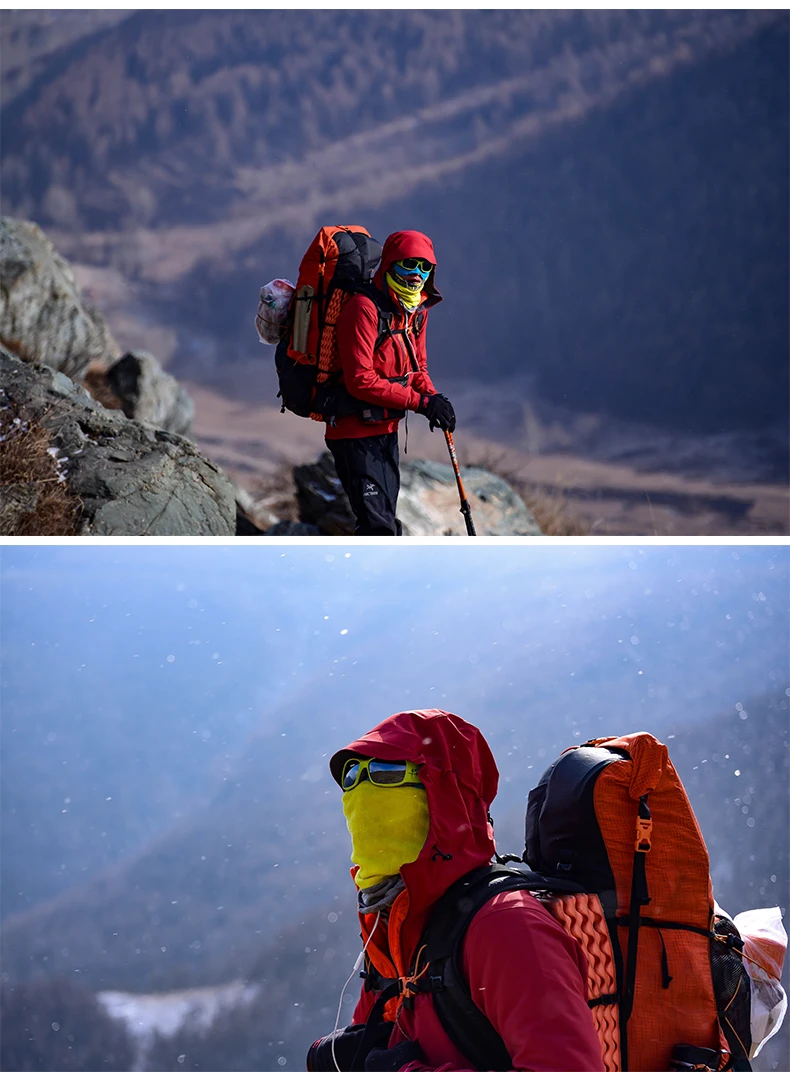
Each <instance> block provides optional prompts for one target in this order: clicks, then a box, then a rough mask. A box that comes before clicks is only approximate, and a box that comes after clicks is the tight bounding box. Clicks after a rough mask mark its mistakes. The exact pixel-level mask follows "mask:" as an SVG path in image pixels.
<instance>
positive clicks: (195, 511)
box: [0, 348, 236, 536]
mask: <svg viewBox="0 0 790 1072" xmlns="http://www.w3.org/2000/svg"><path fill="white" fill-rule="evenodd" d="M0 391H1V392H2V394H0V405H2V412H0V425H1V426H2V427H0V436H2V437H5V438H3V439H0V463H1V462H2V449H3V448H4V447H6V445H7V443H8V442H10V438H9V437H13V435H14V434H15V432H14V429H15V428H19V427H28V428H29V427H40V428H43V429H45V430H47V432H48V433H49V435H50V442H51V448H50V452H53V456H54V457H55V458H56V459H57V468H58V479H60V478H62V479H63V480H64V481H65V482H66V483H67V486H68V489H69V491H70V492H71V493H72V494H73V495H75V496H77V497H78V498H79V500H80V501H81V509H80V513H79V519H78V524H77V531H76V532H75V535H82V536H230V535H233V534H234V532H235V529H236V504H235V497H234V493H233V487H232V485H231V483H230V481H229V480H228V479H227V477H226V476H225V475H224V474H223V473H222V472H221V470H220V469H219V468H218V467H217V466H216V465H214V464H213V462H210V461H209V460H208V459H206V458H204V457H203V456H202V455H201V454H200V453H199V452H198V450H197V448H196V447H195V445H194V444H193V443H191V442H190V441H189V440H188V439H183V438H182V437H181V436H178V435H175V434H174V433H172V432H167V431H164V430H162V429H157V428H153V427H151V426H150V425H147V424H143V423H141V422H139V421H134V420H129V419H127V418H126V417H125V416H124V415H123V413H121V412H119V411H117V410H107V409H104V407H102V406H101V405H100V404H99V403H98V402H96V401H95V400H94V399H93V398H91V397H90V395H88V393H87V392H86V391H85V390H84V389H83V388H82V387H80V386H78V385H76V384H75V383H74V382H73V381H72V380H70V379H69V378H68V377H67V376H65V375H63V373H61V372H57V371H55V370H54V369H52V368H50V367H48V366H46V365H33V364H27V363H25V362H23V361H20V360H19V359H18V358H17V357H15V356H14V355H13V354H11V353H9V352H8V351H6V350H4V349H2V348H0ZM14 422H18V423H16V424H15V423H14ZM14 501H15V510H17V511H18V510H19V508H20V503H24V501H25V499H24V489H17V491H16V492H15V500H14ZM40 534H41V535H44V533H40Z"/></svg>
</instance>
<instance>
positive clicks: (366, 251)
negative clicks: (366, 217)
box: [296, 224, 381, 293]
mask: <svg viewBox="0 0 790 1072" xmlns="http://www.w3.org/2000/svg"><path fill="white" fill-rule="evenodd" d="M380 261H381V244H380V243H379V242H377V241H376V239H375V238H371V236H370V235H369V234H368V232H367V231H366V230H365V228H364V227H359V226H357V225H355V224H350V225H349V226H348V227H322V228H321V230H320V231H319V232H318V234H317V235H316V236H315V238H314V239H313V241H312V242H311V243H310V245H309V246H308V248H307V251H306V253H305V255H304V257H303V258H302V263H301V264H300V265H299V278H298V282H297V284H296V287H297V291H298V290H299V289H300V288H301V287H302V286H304V285H305V284H307V285H309V286H312V287H313V288H314V289H315V291H316V292H317V291H318V289H319V281H321V280H323V288H324V292H325V293H326V290H327V288H328V287H329V284H330V283H331V282H334V283H335V284H337V285H339V286H349V285H364V284H368V283H370V282H371V280H372V279H373V275H374V274H375V271H376V269H377V268H378V265H379V262H380Z"/></svg>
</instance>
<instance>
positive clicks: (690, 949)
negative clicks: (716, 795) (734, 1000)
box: [591, 733, 719, 1072]
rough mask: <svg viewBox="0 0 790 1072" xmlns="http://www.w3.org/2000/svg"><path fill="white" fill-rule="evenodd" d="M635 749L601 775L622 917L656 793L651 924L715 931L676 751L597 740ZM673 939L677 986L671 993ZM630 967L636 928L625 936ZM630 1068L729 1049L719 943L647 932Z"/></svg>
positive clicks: (649, 1070)
mask: <svg viewBox="0 0 790 1072" xmlns="http://www.w3.org/2000/svg"><path fill="white" fill-rule="evenodd" d="M591 743H594V744H596V745H601V744H603V745H606V746H607V747H609V748H621V749H624V750H625V751H627V752H628V753H629V754H630V755H631V758H632V762H630V763H629V762H627V761H626V762H623V763H612V764H610V765H609V766H608V767H606V768H605V769H604V770H603V771H602V772H601V774H600V776H599V778H598V780H597V782H596V786H595V793H594V803H595V812H596V817H597V819H598V824H599V826H600V829H601V834H602V835H603V839H604V841H605V843H606V849H607V852H608V855H609V863H610V865H611V868H612V871H613V873H614V877H615V882H616V886H617V901H618V914H619V915H622V916H626V915H627V914H628V909H629V904H630V895H631V876H632V872H633V865H634V847H635V842H636V830H637V825H636V821H637V808H638V802H639V797H640V796H642V795H643V794H645V793H647V794H648V798H647V804H648V807H649V809H650V813H651V817H652V834H651V847H650V850H649V852H647V853H646V854H645V873H646V877H647V888H648V893H649V895H650V897H651V901H650V903H649V904H648V905H646V906H644V907H643V908H642V916H643V917H645V918H652V919H656V920H662V919H663V920H672V921H674V922H678V923H687V924H689V925H691V926H694V927H701V928H703V929H705V930H707V929H709V928H710V926H711V921H712V915H713V890H712V887H711V882H710V874H709V860H708V852H707V849H706V848H705V842H704V840H703V837H702V832H701V831H700V828H699V825H698V823H697V820H696V818H695V816H694V813H693V811H692V809H691V804H690V803H689V800H688V797H687V796H686V792H685V790H684V788H683V785H682V783H681V781H680V779H679V777H678V775H677V773H676V771H675V768H674V767H673V766H672V763H671V762H670V760H669V756H668V754H667V749H666V746H665V745H663V744H661V743H660V742H659V741H657V740H656V739H655V738H654V737H652V736H651V735H650V734H647V733H637V734H632V735H629V736H627V737H619V738H606V739H603V740H599V741H595V742H591ZM662 936H663V939H664V944H665V946H666V953H667V961H668V968H669V974H670V976H671V977H672V981H671V983H670V986H669V988H668V989H666V990H665V989H664V987H663V981H662V970H661V959H662V946H661V937H662ZM619 938H620V944H621V948H622V951H623V963H624V964H625V962H626V957H627V951H628V931H627V928H625V927H621V928H620V929H619ZM628 1041H629V1065H630V1066H631V1068H633V1069H639V1070H640V1072H662V1070H664V1069H666V1068H668V1067H669V1060H670V1056H671V1053H672V1047H673V1046H674V1045H675V1044H676V1043H679V1042H685V1043H690V1044H694V1045H697V1046H706V1047H710V1048H712V1049H718V1048H719V1026H718V1019H717V1012H716V1000H715V997H714V993H713V980H712V977H711V968H710V941H709V939H707V938H706V937H704V936H703V935H698V934H694V933H692V932H690V931H673V930H662V931H661V933H660V934H659V931H658V930H656V929H655V928H652V927H643V928H641V930H640V934H639V952H638V961H637V970H636V985H635V996H634V1007H633V1012H632V1014H631V1019H630V1021H629V1023H628Z"/></svg>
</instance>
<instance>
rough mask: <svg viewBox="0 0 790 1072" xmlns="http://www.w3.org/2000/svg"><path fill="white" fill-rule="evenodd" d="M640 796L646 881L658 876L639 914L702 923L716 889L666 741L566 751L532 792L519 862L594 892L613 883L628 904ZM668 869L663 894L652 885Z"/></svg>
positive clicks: (633, 739) (648, 738)
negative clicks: (669, 884)
mask: <svg viewBox="0 0 790 1072" xmlns="http://www.w3.org/2000/svg"><path fill="white" fill-rule="evenodd" d="M644 795H647V804H648V807H649V809H650V812H651V814H652V829H653V840H652V849H651V851H649V852H648V853H647V869H648V879H649V880H650V878H651V877H655V878H656V879H657V880H658V883H659V884H658V887H657V889H656V891H655V892H654V893H651V897H652V901H651V904H650V905H649V906H648V907H647V908H646V909H645V914H647V915H651V916H653V915H658V916H659V917H661V916H663V917H664V918H669V919H673V918H674V919H678V918H684V921H685V922H687V923H691V924H693V925H695V926H699V927H703V928H707V927H708V925H709V922H710V918H709V912H710V910H712V907H713V892H712V889H711V885H710V876H709V868H710V862H709V859H708V853H707V849H706V847H705V841H704V838H703V836H702V832H701V830H700V828H699V825H698V823H697V820H696V817H695V815H694V812H693V810H692V807H691V804H690V802H689V799H688V797H687V795H686V791H685V789H684V788H683V784H682V782H681V781H680V778H679V777H678V774H677V772H676V771H675V768H674V767H673V765H672V762H671V760H670V759H669V754H668V752H667V747H666V745H664V744H662V743H661V742H660V741H658V740H656V738H655V737H653V736H652V734H649V733H632V734H629V735H627V736H624V737H605V738H599V739H597V740H593V741H588V742H587V743H586V744H584V745H581V746H579V747H577V748H572V749H568V750H567V751H566V752H564V753H563V754H562V755H561V756H560V757H559V759H558V760H557V761H556V762H555V763H553V764H552V766H551V767H549V769H548V770H547V771H546V773H545V774H544V775H543V778H542V779H541V782H540V784H539V785H538V786H536V788H535V789H533V790H532V792H531V793H530V794H529V800H528V804H527V819H526V849H525V853H524V859H525V860H526V862H527V863H528V864H529V866H530V867H532V868H533V870H536V871H539V872H541V873H543V874H548V875H558V876H560V877H564V878H568V879H571V880H572V881H574V882H579V883H581V884H582V885H583V886H584V887H585V889H587V890H588V891H589V892H591V893H602V892H605V891H606V890H613V889H616V890H617V893H618V902H619V907H620V910H621V911H622V910H623V909H627V906H628V903H629V895H630V889H631V873H632V868H633V857H634V833H635V822H636V815H637V810H638V807H639V800H640V797H642V796H644ZM668 875H677V883H676V885H675V886H674V887H673V894H674V895H673V896H672V897H670V898H669V899H668V900H664V898H662V897H661V896H660V895H659V894H658V890H659V889H660V888H661V885H662V881H661V877H662V876H668ZM681 890H682V891H683V893H682V894H681ZM689 906H694V907H693V908H691V913H690V916H689V914H688V913H689Z"/></svg>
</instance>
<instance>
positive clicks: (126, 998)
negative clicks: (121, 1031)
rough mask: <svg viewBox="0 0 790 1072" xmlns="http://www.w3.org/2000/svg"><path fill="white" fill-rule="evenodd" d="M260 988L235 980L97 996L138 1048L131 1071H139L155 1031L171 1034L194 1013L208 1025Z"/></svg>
mask: <svg viewBox="0 0 790 1072" xmlns="http://www.w3.org/2000/svg"><path fill="white" fill-rule="evenodd" d="M259 990H260V987H259V986H258V985H257V984H249V983H245V982H243V981H241V980H238V981H236V982H233V983H226V984H225V985H224V986H202V987H195V988H193V989H191V990H170V991H166V992H163V993H159V994H131V993H125V992H123V991H120V990H103V991H101V992H100V993H99V994H97V995H96V997H97V998H98V1000H99V1002H100V1004H101V1005H102V1007H103V1008H104V1009H105V1011H106V1012H107V1013H109V1015H110V1016H112V1017H114V1018H115V1019H116V1020H122V1021H123V1022H124V1023H125V1024H126V1027H127V1029H128V1031H129V1034H130V1035H131V1036H132V1040H133V1042H134V1044H135V1046H136V1050H137V1052H136V1060H135V1064H134V1068H133V1069H132V1070H131V1072H139V1070H140V1069H142V1068H143V1067H144V1061H145V1055H146V1053H147V1051H148V1048H149V1046H150V1045H151V1042H152V1041H153V1037H154V1033H155V1032H156V1031H158V1032H159V1033H160V1034H162V1035H168V1036H169V1035H173V1034H174V1033H175V1032H176V1031H177V1030H178V1029H179V1027H181V1025H182V1024H183V1023H184V1021H185V1020H186V1019H187V1018H188V1017H190V1016H194V1018H195V1020H196V1022H197V1023H198V1024H199V1025H200V1026H202V1027H208V1026H209V1024H211V1022H212V1020H213V1019H214V1018H215V1016H216V1015H217V1013H219V1012H221V1011H222V1010H223V1009H226V1008H229V1007H231V1006H233V1005H239V1004H242V1003H243V1004H247V1003H249V1002H250V1001H252V1000H253V999H254V998H255V997H256V995H257V994H258V992H259Z"/></svg>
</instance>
